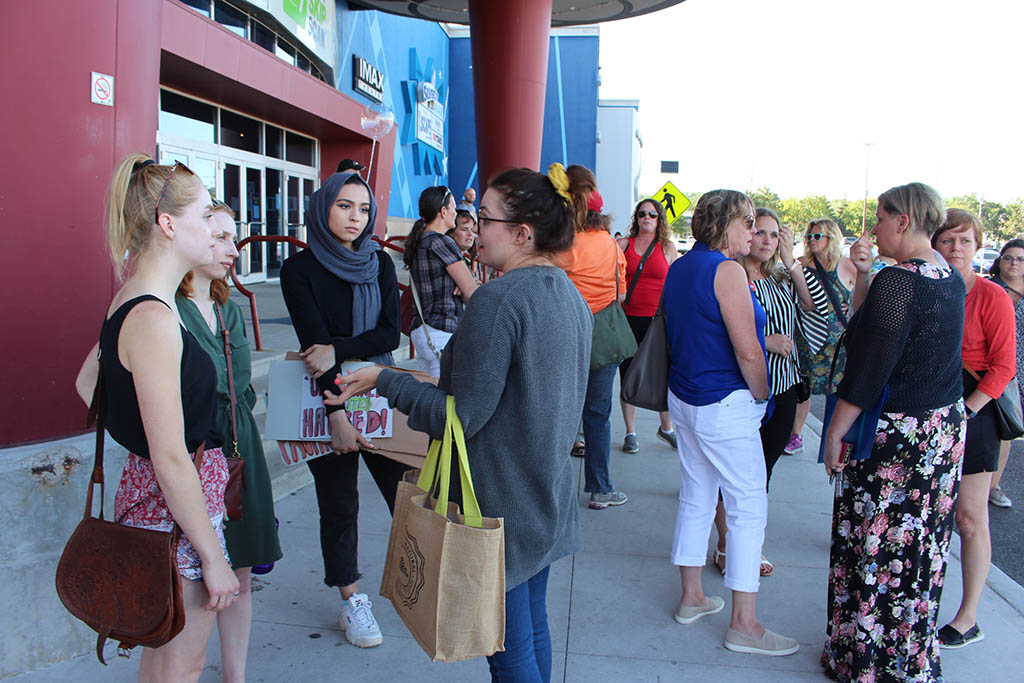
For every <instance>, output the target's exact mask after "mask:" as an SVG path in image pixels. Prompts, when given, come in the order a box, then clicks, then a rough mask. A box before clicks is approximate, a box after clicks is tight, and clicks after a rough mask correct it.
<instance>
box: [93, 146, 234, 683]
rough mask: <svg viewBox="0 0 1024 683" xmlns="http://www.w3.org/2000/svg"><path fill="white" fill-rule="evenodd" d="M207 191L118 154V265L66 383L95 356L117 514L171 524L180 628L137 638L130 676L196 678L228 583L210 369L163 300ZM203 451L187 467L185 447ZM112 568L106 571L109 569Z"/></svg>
mask: <svg viewBox="0 0 1024 683" xmlns="http://www.w3.org/2000/svg"><path fill="white" fill-rule="evenodd" d="M213 225H214V223H213V206H212V200H211V198H210V193H209V192H208V191H207V190H206V189H205V188H204V187H203V186H202V183H201V182H200V181H199V179H198V178H197V177H196V176H195V175H194V174H193V173H192V172H191V171H190V170H188V169H187V168H186V167H185V166H183V165H181V164H177V163H176V164H175V165H174V166H160V165H157V164H155V163H154V162H153V161H152V160H151V159H149V157H147V156H145V155H141V154H133V155H129V156H128V157H126V158H125V159H124V160H122V161H121V163H120V164H119V165H118V167H117V169H116V170H115V172H114V177H113V179H112V181H111V188H110V208H109V210H108V215H107V242H108V245H109V248H110V253H111V257H112V260H113V262H114V267H115V269H116V270H117V271H118V275H121V276H123V275H125V274H127V275H128V278H127V280H125V283H124V286H123V287H122V288H121V290H120V291H119V292H118V293H117V295H115V297H114V301H113V302H112V303H111V304H110V307H109V309H108V310H107V316H106V320H105V321H104V323H103V329H102V331H101V333H100V343H99V345H98V347H99V351H100V353H99V363H97V362H96V358H97V354H96V349H95V348H94V349H93V352H91V353H90V355H89V356H88V357H87V359H86V362H85V364H84V365H83V367H82V371H81V372H80V373H79V376H78V380H77V382H76V387H77V389H78V391H79V394H80V395H81V396H82V398H83V400H85V401H86V402H87V403H88V402H89V400H90V399H91V395H92V393H93V387H94V386H95V383H96V377H97V374H96V373H97V371H98V370H99V368H100V366H102V371H103V373H104V385H105V387H106V388H105V391H106V393H107V403H108V406H109V408H108V411H107V413H108V414H107V429H108V431H109V432H110V434H111V436H113V437H114V439H115V440H117V442H118V443H120V444H121V445H122V446H124V447H125V448H127V449H128V450H129V451H130V454H129V456H128V460H127V461H126V463H125V468H124V472H123V474H122V477H121V483H120V486H119V487H118V491H117V495H116V497H115V518H116V519H117V520H118V521H119V522H121V523H122V524H129V525H131V526H142V527H147V528H153V529H161V530H166V531H170V530H171V529H173V527H174V525H175V524H177V525H178V526H179V527H180V528H181V530H182V532H183V536H182V538H181V540H180V542H179V546H178V572H179V573H180V574H181V575H182V577H184V578H186V579H191V580H188V581H182V591H183V594H184V595H183V597H184V603H185V628H184V629H183V630H182V631H181V633H179V634H178V636H177V637H175V638H174V640H172V641H171V642H170V643H168V644H167V645H164V646H163V647H160V648H156V649H149V648H146V649H145V650H144V651H143V654H142V661H141V663H140V669H139V678H140V680H175V681H179V680H180V681H195V680H198V678H199V675H200V673H201V672H202V668H203V664H204V662H205V660H206V643H207V641H208V640H209V638H210V633H211V632H212V630H213V624H214V620H215V617H216V614H217V611H218V610H222V609H224V608H225V607H228V606H229V605H230V604H231V602H232V601H233V600H234V596H236V595H237V594H238V579H237V578H236V577H235V574H234V572H233V571H232V570H231V567H230V566H229V564H228V558H227V552H226V550H225V547H224V534H223V529H222V527H223V518H224V487H225V485H226V484H227V478H228V473H227V464H226V462H225V460H224V454H223V453H222V452H221V449H220V444H221V437H220V435H218V434H217V433H216V431H215V426H214V425H215V412H214V411H215V407H216V382H217V377H216V371H215V369H214V366H213V362H212V361H211V360H210V357H209V356H208V355H207V354H206V352H205V351H204V350H203V348H202V347H201V346H200V345H199V342H198V341H197V340H196V339H195V338H194V337H193V336H192V335H191V333H189V332H188V331H187V330H186V329H185V328H184V327H183V326H182V325H181V321H180V320H179V318H178V316H177V313H176V311H175V309H174V308H173V306H172V305H171V302H173V301H174V293H175V290H176V289H177V286H178V283H179V282H181V279H182V277H184V275H185V273H187V272H188V271H189V270H191V269H192V268H194V267H197V266H201V265H205V264H208V263H209V262H210V260H211V259H212V256H213V252H212V247H213V236H212V228H213ZM200 452H201V455H202V460H201V468H200V471H199V472H198V476H197V471H196V466H195V464H194V463H193V460H192V456H191V455H190V454H191V453H200ZM116 570H117V568H116V567H111V571H116Z"/></svg>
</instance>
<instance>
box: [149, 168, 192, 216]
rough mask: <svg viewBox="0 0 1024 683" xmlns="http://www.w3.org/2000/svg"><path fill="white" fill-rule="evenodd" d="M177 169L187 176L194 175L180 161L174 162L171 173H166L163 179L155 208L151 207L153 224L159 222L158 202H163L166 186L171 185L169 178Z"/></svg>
mask: <svg viewBox="0 0 1024 683" xmlns="http://www.w3.org/2000/svg"><path fill="white" fill-rule="evenodd" d="M178 168H181V170H183V171H185V172H186V173H188V174H189V175H192V176H194V175H195V173H193V172H192V169H190V168H189V167H188V166H186V165H185V164H183V163H181V162H180V161H175V162H174V166H171V172H170V173H168V174H167V178H165V179H164V186H163V187H162V188H160V196H159V197H157V198H156V206H154V207H153V217H154V222H155V223H159V222H160V202H162V201H163V200H164V194H166V192H167V186H168V185H170V184H171V178H173V177H174V172H175V171H177V170H178Z"/></svg>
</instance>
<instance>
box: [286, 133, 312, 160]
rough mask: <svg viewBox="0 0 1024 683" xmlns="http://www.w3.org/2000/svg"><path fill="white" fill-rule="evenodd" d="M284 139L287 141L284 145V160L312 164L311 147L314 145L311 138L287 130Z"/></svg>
mask: <svg viewBox="0 0 1024 683" xmlns="http://www.w3.org/2000/svg"><path fill="white" fill-rule="evenodd" d="M285 139H286V142H287V145H286V146H285V159H286V160H288V161H292V162H294V163H296V164H305V165H306V166H312V165H313V149H314V147H315V145H314V143H313V140H312V139H311V138H307V137H305V136H304V135H299V134H297V133H292V132H291V131H288V133H287V134H286V136H285Z"/></svg>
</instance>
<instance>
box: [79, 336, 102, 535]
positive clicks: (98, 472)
mask: <svg viewBox="0 0 1024 683" xmlns="http://www.w3.org/2000/svg"><path fill="white" fill-rule="evenodd" d="M102 354H103V352H102V351H101V352H100V353H98V354H97V356H96V364H97V365H98V366H99V370H98V372H97V373H96V386H95V387H94V388H93V391H92V402H91V403H90V404H89V414H88V416H87V417H86V418H85V426H86V427H88V426H89V425H91V424H92V423H93V422H95V423H96V455H95V458H94V459H93V466H92V476H91V477H90V478H89V490H88V491H87V492H86V494H85V514H84V517H86V518H87V517H91V516H92V492H93V489H94V488H95V487H96V485H97V484H99V487H100V519H103V499H104V495H103V435H104V431H105V429H106V426H105V425H106V418H107V401H106V395H107V394H106V390H105V387H104V384H103V357H102Z"/></svg>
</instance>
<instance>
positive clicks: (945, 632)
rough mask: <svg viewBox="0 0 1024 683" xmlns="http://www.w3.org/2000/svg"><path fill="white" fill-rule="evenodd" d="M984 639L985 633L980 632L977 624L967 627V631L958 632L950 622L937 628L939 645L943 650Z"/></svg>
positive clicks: (953, 648) (954, 648)
mask: <svg viewBox="0 0 1024 683" xmlns="http://www.w3.org/2000/svg"><path fill="white" fill-rule="evenodd" d="M983 640H985V634H984V633H982V632H981V629H980V628H978V625H977V624H975V625H974V626H972V627H970V628H969V629H967V633H960V631H957V630H956V629H955V628H953V625H952V624H946V625H945V626H943V627H942V628H940V629H939V647H940V648H942V649H943V650H956V649H958V648H961V647H963V646H964V645H970V644H971V643H979V642H981V641H983Z"/></svg>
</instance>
